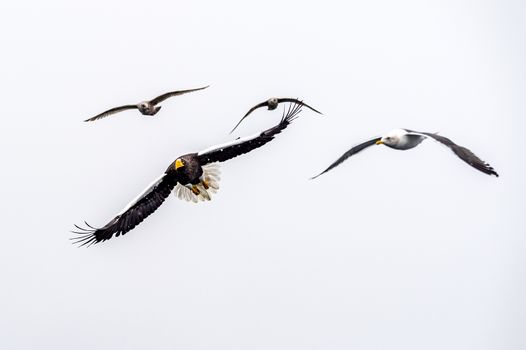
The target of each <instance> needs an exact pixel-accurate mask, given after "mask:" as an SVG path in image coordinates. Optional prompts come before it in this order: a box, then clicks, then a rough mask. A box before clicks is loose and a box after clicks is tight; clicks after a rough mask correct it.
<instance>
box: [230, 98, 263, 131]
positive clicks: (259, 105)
mask: <svg viewBox="0 0 526 350" xmlns="http://www.w3.org/2000/svg"><path fill="white" fill-rule="evenodd" d="M267 106H268V101H265V102H261V103H258V104H257V105H255V106H254V107H252V108H250V109H249V110H248V112H247V113H246V114H245V115H244V116H243V118H241V120H240V121H238V122H237V124H236V126H234V128H233V129H232V131H230V133H233V132H234V130H236V129H237V127H238V126H239V124H241V122H242V121H243V120H245V118H246V117H248V115H249V114H250V113H252V112H254V111H255V110H256V109H258V108H261V107H267Z"/></svg>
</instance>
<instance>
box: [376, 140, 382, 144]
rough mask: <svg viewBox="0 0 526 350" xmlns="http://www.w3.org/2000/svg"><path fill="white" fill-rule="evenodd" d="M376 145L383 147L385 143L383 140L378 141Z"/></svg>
mask: <svg viewBox="0 0 526 350" xmlns="http://www.w3.org/2000/svg"><path fill="white" fill-rule="evenodd" d="M376 144H377V145H383V144H384V142H383V141H382V140H378V141H376Z"/></svg>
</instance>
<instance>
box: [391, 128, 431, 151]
mask: <svg viewBox="0 0 526 350" xmlns="http://www.w3.org/2000/svg"><path fill="white" fill-rule="evenodd" d="M425 139H426V137H425V136H424V135H420V134H417V133H414V132H410V131H407V130H405V129H394V130H391V131H389V132H388V133H387V134H385V136H382V140H381V141H382V144H384V145H386V146H387V147H390V148H394V149H398V150H402V151H404V150H408V149H411V148H415V147H416V146H418V145H419V144H420V143H421V142H422V141H424V140H425Z"/></svg>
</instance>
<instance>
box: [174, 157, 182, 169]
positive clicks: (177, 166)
mask: <svg viewBox="0 0 526 350" xmlns="http://www.w3.org/2000/svg"><path fill="white" fill-rule="evenodd" d="M183 166H184V164H183V161H182V160H181V159H177V160H176V161H175V170H177V169H179V168H181V167H183Z"/></svg>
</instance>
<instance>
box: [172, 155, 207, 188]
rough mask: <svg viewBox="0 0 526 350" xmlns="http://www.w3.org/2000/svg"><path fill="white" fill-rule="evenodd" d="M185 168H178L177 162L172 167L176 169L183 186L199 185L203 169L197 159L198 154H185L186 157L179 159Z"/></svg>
mask: <svg viewBox="0 0 526 350" xmlns="http://www.w3.org/2000/svg"><path fill="white" fill-rule="evenodd" d="M178 159H180V160H181V161H182V162H183V164H184V166H183V167H180V168H178V169H177V168H176V162H177V161H175V162H173V163H172V164H171V165H170V167H171V168H172V169H176V172H177V179H178V182H179V183H180V184H181V185H188V184H191V185H197V184H199V182H200V181H201V179H200V178H201V176H202V175H203V168H202V167H201V164H200V162H199V158H198V157H197V153H190V154H185V155H184V156H181V157H179V158H178Z"/></svg>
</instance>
